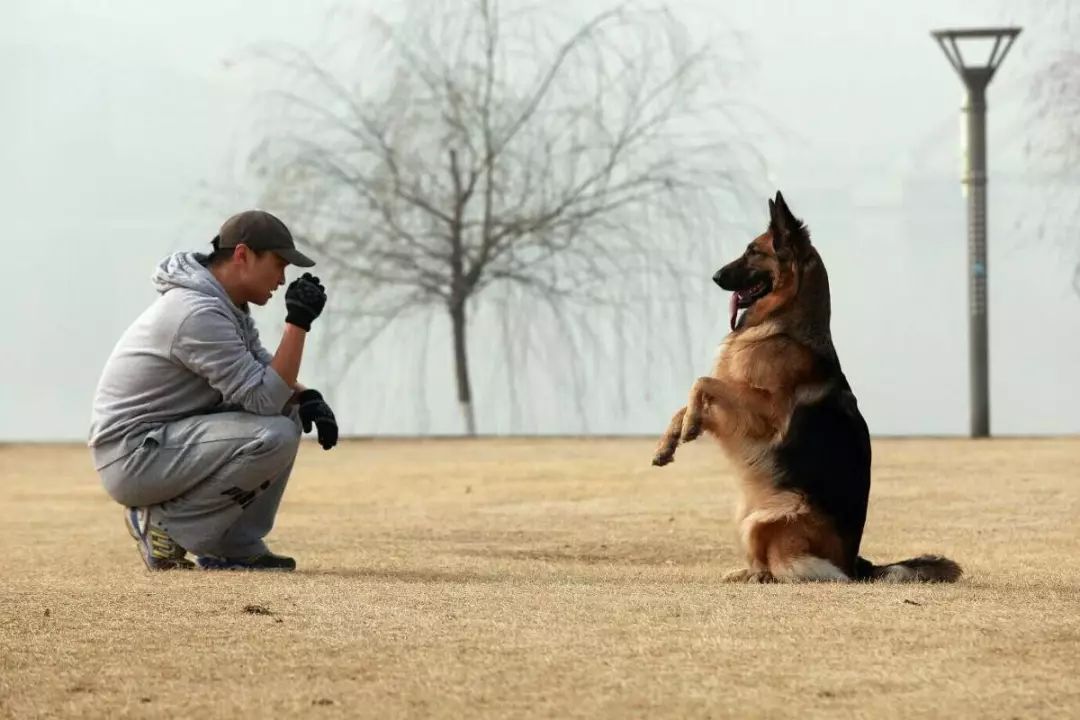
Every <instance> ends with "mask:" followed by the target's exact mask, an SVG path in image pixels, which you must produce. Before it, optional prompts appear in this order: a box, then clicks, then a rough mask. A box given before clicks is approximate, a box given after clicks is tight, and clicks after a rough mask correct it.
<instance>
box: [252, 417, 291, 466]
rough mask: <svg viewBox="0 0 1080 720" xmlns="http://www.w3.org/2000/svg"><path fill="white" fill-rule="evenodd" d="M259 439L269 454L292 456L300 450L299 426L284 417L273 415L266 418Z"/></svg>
mask: <svg viewBox="0 0 1080 720" xmlns="http://www.w3.org/2000/svg"><path fill="white" fill-rule="evenodd" d="M261 439H262V441H263V443H264V445H265V446H266V448H267V450H269V451H270V452H272V453H274V454H280V455H282V456H293V455H296V452H297V450H299V449H300V426H299V425H298V424H297V423H296V422H294V421H293V419H292V418H289V417H286V416H285V415H273V416H270V417H267V418H266V424H265V425H264V427H263V434H262V438H261Z"/></svg>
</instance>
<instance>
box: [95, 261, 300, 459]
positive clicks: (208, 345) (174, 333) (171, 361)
mask: <svg viewBox="0 0 1080 720" xmlns="http://www.w3.org/2000/svg"><path fill="white" fill-rule="evenodd" d="M200 257H201V256H199V255H196V254H195V253H176V254H174V255H171V256H170V257H168V258H166V259H165V260H163V261H162V263H161V264H160V265H159V266H158V267H157V269H156V270H155V272H154V273H153V277H152V279H153V282H154V285H155V287H156V288H157V291H158V292H159V293H160V295H159V296H158V298H157V299H156V300H155V301H154V302H153V303H152V304H151V305H150V307H149V308H147V309H146V310H145V311H144V312H143V313H142V315H140V316H139V317H138V319H136V320H135V322H134V323H133V324H132V325H131V326H130V327H129V328H128V329H127V331H126V332H124V334H123V335H122V336H121V337H120V340H119V341H118V342H117V344H116V347H114V348H113V351H112V354H111V355H110V356H109V359H108V361H107V362H106V364H105V368H104V370H103V371H102V375H101V379H100V381H99V382H98V386H97V391H96V393H95V396H94V405H93V411H92V415H91V422H90V437H89V442H88V445H89V446H90V447H91V448H93V455H94V464H95V466H96V467H97V468H98V469H100V468H102V467H104V466H105V465H108V464H109V463H111V462H113V461H115V460H117V459H118V458H121V457H124V456H125V455H127V454H128V453H130V452H132V451H133V450H135V449H136V448H137V447H138V446H139V443H141V442H142V439H143V437H144V436H145V435H146V433H147V432H149V431H151V430H154V429H156V428H159V427H161V426H162V425H164V424H166V423H169V422H172V421H175V420H179V419H181V418H185V417H189V416H192V415H201V414H206V413H212V412H219V411H222V410H226V409H233V410H244V411H247V412H250V413H255V414H258V415H277V414H280V413H281V412H282V410H283V409H284V407H285V404H286V403H287V402H288V400H289V398H290V397H291V396H292V393H293V390H292V388H290V387H289V385H288V384H287V383H286V382H285V381H284V380H283V379H282V378H281V376H280V375H278V374H277V372H276V371H275V370H274V369H273V368H272V367H270V361H271V359H272V358H271V356H270V354H269V353H268V352H267V351H266V350H265V349H264V348H263V346H262V345H261V344H260V343H259V333H258V331H257V330H256V329H255V323H254V321H253V320H252V319H251V315H249V314H248V312H247V310H246V309H242V308H240V307H237V305H236V304H234V303H233V302H232V300H230V299H229V296H228V295H227V294H226V292H225V289H224V288H223V287H222V286H221V284H220V283H219V282H218V281H217V278H215V277H214V276H213V275H212V274H211V273H210V271H209V270H207V269H206V268H205V267H204V266H203V265H202V264H201V263H200V262H199V259H200Z"/></svg>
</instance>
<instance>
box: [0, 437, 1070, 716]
mask: <svg viewBox="0 0 1080 720" xmlns="http://www.w3.org/2000/svg"><path fill="white" fill-rule="evenodd" d="M652 449H653V442H652V441H651V440H645V439H621V440H589V439H540V440H512V439H505V440H478V441H474V442H468V441H450V440H430V441H371V442H366V441H352V442H344V443H343V444H342V445H339V446H338V448H336V449H335V450H333V451H332V452H328V453H324V452H323V451H322V450H320V449H319V448H318V447H317V446H316V445H315V444H314V443H311V442H306V443H305V444H304V446H303V448H302V450H301V457H300V460H299V462H298V464H297V469H296V473H295V474H294V476H293V479H292V482H291V485H290V488H289V491H288V492H287V493H286V496H285V502H284V505H283V508H282V512H281V515H280V516H279V522H278V526H277V528H276V529H275V531H274V533H273V535H272V536H271V540H272V546H273V547H274V549H276V550H277V551H279V552H285V553H290V554H294V555H295V556H296V557H297V559H298V562H299V563H300V569H299V570H298V571H297V572H296V573H293V574H262V575H257V574H248V573H219V574H214V573H207V572H188V573H163V574H156V575H151V574H150V573H148V572H147V571H146V570H144V568H143V566H142V564H141V562H140V561H139V559H138V557H137V555H136V552H135V549H134V544H133V542H132V541H131V539H130V538H129V537H128V535H127V533H126V532H125V530H124V527H123V524H122V521H121V513H120V509H119V507H118V506H116V505H114V504H113V503H112V502H111V501H110V500H108V499H107V498H106V496H105V494H104V492H103V491H102V490H101V489H100V487H99V485H98V481H97V478H96V476H95V475H94V473H93V470H92V468H91V466H90V460H89V454H88V453H87V451H86V450H85V448H82V447H78V446H52V445H41V446H32V445H9V446H0V550H2V553H0V717H4V718H34V717H108V718H115V717H170V718H198V719H199V720H211V719H212V718H234V717H250V718H269V717H273V718H279V717H305V718H345V717H348V718H352V717H375V718H402V717H461V718H473V717H480V718H483V717H557V718H570V717H575V718H637V717H649V718H654V717H672V718H705V717H711V718H721V717H736V718H753V717H797V718H813V717H827V718H837V717H867V718H869V717H874V718H878V717H880V718H919V717H940V718H957V717H971V718H1036V717H1059V718H1065V717H1074V718H1075V717H1080V562H1078V560H1080V439H1045V440H1022V439H1002V440H992V441H986V442H972V441H965V440H901V439H877V440H876V441H875V444H874V451H875V457H874V471H875V479H874V487H873V490H872V494H871V507H870V515H869V519H868V522H867V530H866V535H865V540H864V544H863V554H864V555H865V556H867V557H869V558H871V559H873V560H877V561H883V560H896V559H901V558H904V557H909V556H911V555H913V554H916V553H921V552H941V553H943V554H946V555H948V556H950V557H952V558H954V559H956V560H957V561H959V562H960V563H961V564H962V565H963V566H964V567H965V570H966V571H967V576H966V577H965V579H964V580H963V581H962V582H960V583H959V584H957V585H950V586H940V585H938V586H926V585H923V586H910V585H909V586H896V585H873V584H844V585H840V584H828V585H825V584H819V585H755V586H749V585H744V586H736V585H724V584H720V583H719V582H718V578H719V577H720V576H721V575H722V574H723V573H724V571H726V570H728V569H730V568H732V567H734V566H736V565H737V564H738V558H737V555H736V552H735V548H734V545H733V527H732V523H731V519H730V518H731V507H732V502H733V490H734V484H733V482H732V481H731V478H730V476H729V475H728V469H727V465H726V463H725V462H724V460H723V459H722V455H721V454H720V452H719V450H718V449H717V448H716V447H715V445H712V444H711V443H710V442H709V441H700V442H698V443H695V444H694V445H691V446H688V447H686V448H684V449H682V450H681V452H680V455H679V456H678V458H677V461H676V463H675V464H674V465H672V466H670V467H667V468H663V469H658V468H653V467H651V466H650V464H649V461H650V459H651V457H652Z"/></svg>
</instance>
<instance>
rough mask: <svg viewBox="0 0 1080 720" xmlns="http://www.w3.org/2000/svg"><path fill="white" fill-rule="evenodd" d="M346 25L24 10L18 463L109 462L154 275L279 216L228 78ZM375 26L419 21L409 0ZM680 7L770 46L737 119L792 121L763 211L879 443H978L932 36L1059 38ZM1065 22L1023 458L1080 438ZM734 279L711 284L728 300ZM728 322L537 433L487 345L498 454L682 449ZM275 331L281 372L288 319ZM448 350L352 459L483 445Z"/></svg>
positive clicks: (554, 392) (388, 384)
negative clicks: (108, 366)
mask: <svg viewBox="0 0 1080 720" xmlns="http://www.w3.org/2000/svg"><path fill="white" fill-rule="evenodd" d="M326 5H327V4H326V3H325V2H303V3H300V2H285V1H281V0H279V1H276V2H266V1H265V0H262V1H256V0H247V1H240V0H234V1H232V2H214V3H211V2H205V1H201V2H192V3H186V4H162V3H146V2H139V1H134V0H123V1H121V0H113V1H110V2H104V1H102V2H58V1H56V0H8V2H6V3H5V12H4V15H5V18H6V20H7V22H5V23H3V25H2V26H0V108H2V111H0V207H2V208H3V213H2V217H3V220H4V236H3V240H2V241H0V242H2V243H3V249H4V257H5V260H6V262H5V265H6V267H7V277H6V279H5V282H4V288H5V291H6V292H5V293H4V298H5V299H4V301H3V302H0V318H2V319H3V327H4V331H3V337H4V340H3V342H4V346H3V352H2V353H0V377H2V378H3V380H2V385H0V440H24V439H34V440H48V439H65V440H82V439H84V438H85V435H86V430H87V425H88V420H89V413H90V401H91V396H92V393H93V389H94V385H95V383H96V381H97V377H98V374H99V372H100V370H101V367H102V364H103V363H104V361H105V358H106V356H107V355H108V353H109V351H110V349H111V347H112V345H113V343H114V342H115V340H116V338H117V337H118V336H119V334H120V333H121V332H122V331H123V329H124V327H125V326H126V325H127V324H128V323H129V322H130V321H131V320H132V319H133V318H134V317H135V316H136V315H137V314H138V313H139V312H140V311H141V309H142V308H143V307H144V306H145V305H146V304H147V303H148V302H150V301H151V300H152V298H153V291H152V288H151V286H150V283H149V274H150V271H151V269H152V267H153V266H154V265H155V264H156V262H157V261H158V260H159V259H160V258H161V257H163V256H164V255H165V254H167V253H169V252H171V251H173V250H178V249H195V248H205V247H206V243H207V242H208V240H209V238H210V237H211V236H213V234H214V233H215V232H216V228H217V226H218V225H219V224H220V222H221V221H222V219H223V218H224V217H225V216H226V215H228V214H230V213H231V212H233V211H235V210H238V209H242V208H244V207H248V206H251V205H255V204H256V198H257V193H258V188H257V187H255V186H250V185H245V184H244V183H245V181H244V180H242V179H241V180H238V179H237V178H241V177H242V176H241V175H240V174H239V170H238V169H239V167H240V163H239V160H238V157H237V153H238V152H240V151H241V150H242V149H243V147H245V146H246V145H247V144H250V142H251V141H252V139H251V138H250V137H249V136H248V135H247V134H246V133H248V132H249V131H250V127H251V125H252V118H251V117H250V113H251V108H252V105H251V104H250V89H251V85H250V78H249V77H248V76H247V75H246V74H245V73H244V72H243V71H240V70H238V69H237V68H236V66H235V65H234V64H231V63H230V62H229V61H230V60H233V59H235V58H236V57H237V56H238V55H239V54H240V53H241V52H242V51H243V50H244V48H245V47H246V46H248V45H249V44H250V43H254V42H261V41H270V40H277V41H286V42H292V43H296V44H299V45H310V44H312V43H314V42H315V41H316V39H317V38H318V37H319V31H320V29H321V28H322V27H323V23H324V21H325V16H324V10H325V7H326ZM366 5H368V6H371V7H375V8H378V9H382V10H384V11H387V12H390V13H393V12H394V11H395V9H396V8H395V7H394V6H395V3H392V2H389V0H387V1H386V2H382V3H378V2H369V3H366ZM670 5H671V6H672V7H673V8H674V9H675V10H676V12H678V13H680V14H681V15H683V16H684V17H686V18H689V19H690V20H691V21H692V24H693V27H694V28H695V31H696V32H709V31H710V30H713V29H717V28H720V27H721V26H722V25H723V24H725V23H727V24H728V25H729V26H734V27H735V28H736V29H738V30H739V31H740V32H741V33H743V35H744V37H745V39H746V42H747V46H748V49H749V51H750V52H751V54H752V56H753V59H754V60H755V65H754V70H753V75H752V77H747V78H744V79H743V82H742V83H741V86H740V89H739V92H742V93H743V94H744V96H742V97H740V98H739V99H740V100H742V101H744V102H750V103H752V104H755V105H757V106H759V107H763V108H767V109H768V110H769V111H770V112H772V113H774V114H778V115H779V116H780V117H781V120H782V123H783V130H784V134H783V135H782V136H780V135H777V136H776V137H773V138H771V140H770V141H769V142H768V143H767V144H765V145H763V150H764V151H765V152H766V154H767V157H768V160H769V172H770V185H768V186H764V187H761V188H755V191H756V192H758V193H759V194H760V195H761V198H762V200H761V206H762V212H763V213H764V206H765V197H766V196H768V195H771V194H772V193H773V192H774V191H775V190H776V189H777V188H779V189H781V190H782V191H783V192H784V194H785V196H786V197H787V198H788V200H789V202H790V203H791V205H792V206H793V208H794V210H795V212H796V213H797V214H799V215H801V216H803V217H804V218H805V219H806V221H807V222H808V224H809V225H810V228H811V230H812V232H813V237H814V240H815V243H816V244H817V246H818V248H819V249H820V251H821V253H822V255H823V257H824V259H825V261H826V264H827V265H828V268H829V272H830V278H831V281H832V289H833V336H834V340H835V342H836V345H837V349H838V351H839V353H840V357H841V361H842V363H843V365H844V368H845V371H846V373H847V375H848V378H849V380H850V381H851V383H852V385H853V386H854V388H855V390H856V393H857V394H858V396H859V400H860V405H861V407H862V409H863V412H864V414H865V415H866V417H867V420H868V422H869V423H870V427H871V430H872V432H874V433H876V434H926V433H930V434H962V433H965V432H966V430H967V423H968V405H967V397H968V389H967V367H968V359H967V334H966V333H967V325H966V322H967V314H966V311H967V305H966V302H967V301H966V296H967V287H966V281H965V277H966V275H965V263H966V245H965V205H964V200H963V198H962V196H961V192H960V185H959V174H960V168H961V157H960V128H961V120H960V112H959V110H960V105H961V103H962V99H963V98H962V90H961V85H960V81H959V79H958V78H957V77H956V76H955V75H954V74H953V72H952V70H951V69H950V68H949V67H948V65H947V63H946V61H945V58H944V56H943V55H942V53H941V51H940V50H939V49H938V47H937V46H936V44H935V43H934V42H933V41H932V39H931V38H930V36H929V30H930V29H932V28H935V27H940V26H949V25H966V26H975V25H983V24H998V23H1014V22H1015V23H1018V24H1022V25H1025V27H1026V24H1027V21H1028V20H1029V19H1030V18H1028V17H1026V16H1025V13H1030V14H1031V15H1033V16H1036V15H1037V13H1036V10H1037V9H1038V7H1039V6H1038V5H1037V4H1036V5H1035V6H1034V7H1032V6H1028V5H1023V6H1021V4H1013V3H1006V2H971V1H964V2H960V1H958V0H951V1H944V0H912V1H911V2H905V3H895V2H862V1H856V0H834V1H832V2H815V3H797V2H779V1H775V0H774V1H770V2H766V1H763V0H738V1H737V2H725V3H722V4H721V3H704V2H671V3H670ZM714 5H715V6H721V5H722V6H723V9H722V10H717V9H713V8H714ZM601 6H602V3H601V2H599V1H589V2H576V3H574V4H572V5H571V4H569V3H568V4H566V5H564V6H563V7H564V8H567V7H573V8H575V9H580V10H581V11H582V12H586V11H589V10H592V9H596V8H599V7H601ZM1036 19H1038V18H1036ZM1041 19H1042V23H1041V25H1040V26H1039V27H1035V26H1031V27H1030V28H1028V29H1027V30H1026V31H1025V33H1024V34H1022V35H1021V36H1020V39H1019V40H1018V42H1017V45H1016V46H1015V47H1014V49H1013V52H1012V53H1011V54H1010V56H1009V57H1008V59H1007V60H1006V62H1005V64H1004V66H1003V67H1002V69H1001V71H1000V72H999V74H998V77H997V78H996V79H995V80H994V82H993V84H992V85H991V88H990V92H989V106H990V134H989V146H990V151H989V156H990V201H991V204H990V234H989V254H990V259H989V268H990V273H989V277H990V342H991V409H992V429H993V430H994V432H995V433H998V434H1042V433H1075V432H1078V431H1080V409H1078V408H1080V373H1078V372H1077V368H1078V367H1080V297H1077V295H1076V294H1075V293H1074V292H1073V291H1072V289H1071V286H1070V280H1071V276H1072V266H1073V265H1074V264H1075V262H1076V261H1077V259H1078V254H1077V252H1078V251H1080V240H1078V241H1076V242H1075V243H1074V244H1073V245H1072V246H1071V247H1067V246H1065V245H1059V244H1056V243H1055V242H1053V241H1051V240H1041V239H1039V238H1037V237H1036V236H1035V235H1034V233H1033V230H1032V228H1033V227H1034V224H1035V223H1034V222H1033V219H1034V218H1038V217H1040V216H1043V215H1045V216H1048V217H1049V218H1050V219H1051V220H1053V219H1054V214H1055V212H1059V210H1057V209H1055V207H1053V206H1052V204H1049V203H1046V202H1044V201H1043V196H1042V194H1041V193H1040V182H1041V180H1040V177H1039V174H1038V172H1037V171H1036V170H1035V169H1033V168H1032V167H1031V166H1030V164H1029V162H1028V161H1026V160H1025V159H1024V157H1023V154H1022V152H1021V151H1022V144H1023V142H1024V139H1025V134H1024V129H1025V120H1024V118H1025V116H1026V115H1025V114H1026V113H1029V112H1030V107H1029V105H1028V104H1027V99H1028V91H1029V88H1030V83H1031V80H1032V77H1033V75H1034V73H1035V72H1036V71H1037V68H1038V64H1039V63H1040V62H1041V61H1043V60H1045V53H1044V52H1043V51H1044V50H1045V49H1046V48H1047V47H1049V46H1051V45H1053V44H1054V43H1056V42H1058V41H1059V40H1060V37H1056V36H1050V35H1046V33H1054V32H1058V33H1060V32H1064V31H1066V30H1068V29H1066V30H1062V29H1061V28H1055V26H1054V23H1047V22H1045V18H1041ZM1040 33H1041V34H1040ZM369 72H377V70H375V69H370V70H369ZM286 220H287V219H286ZM764 221H765V218H764V215H762V216H761V217H760V218H754V219H752V222H751V224H750V225H748V226H747V230H746V235H744V236H740V237H732V238H730V242H729V244H728V245H727V246H726V247H729V248H731V250H732V252H733V253H734V252H736V249H737V248H740V247H742V246H743V245H744V244H745V242H746V241H747V240H748V239H749V237H750V234H751V232H753V231H756V230H758V226H759V225H762V224H763V223H764ZM727 241H728V239H725V242H727ZM728 259H730V258H728V257H720V258H707V259H703V261H704V262H705V266H704V267H703V271H702V272H703V274H704V275H705V276H709V275H711V274H712V272H713V270H714V269H715V268H716V267H718V266H719V265H720V264H722V263H723V262H726V261H727V260H728ZM331 292H332V290H331ZM726 302H727V297H726V296H725V295H723V294H722V293H719V292H718V295H717V297H716V298H715V303H716V306H715V308H707V309H704V310H703V311H702V312H703V313H705V315H704V325H703V326H704V327H706V328H708V331H707V332H701V333H699V334H698V335H695V337H694V338H693V342H692V346H693V348H694V350H693V353H694V357H688V358H686V361H685V368H684V369H678V371H676V372H669V371H665V372H662V373H656V374H655V377H654V381H653V382H652V383H645V382H643V379H640V378H638V379H634V380H633V381H632V383H628V384H627V387H624V388H622V389H617V390H612V389H611V388H612V385H611V382H610V378H608V379H607V381H606V382H597V383H596V385H595V387H594V388H593V390H592V392H590V393H589V394H588V395H587V397H585V398H582V399H580V400H579V399H578V398H576V397H575V393H574V390H573V388H572V386H571V385H570V384H569V383H566V382H561V381H560V377H559V375H558V373H547V374H544V373H538V372H530V373H528V374H527V377H523V378H520V379H519V382H520V383H521V384H519V388H520V389H519V391H518V395H519V405H520V406H519V407H516V408H515V409H513V410H511V409H508V405H507V402H506V394H505V393H506V382H505V375H504V373H502V371H501V370H500V369H499V366H498V363H497V361H496V359H493V358H491V357H486V356H484V354H483V352H482V351H483V349H484V348H485V347H488V346H490V345H491V343H492V342H495V341H496V339H493V338H484V337H475V336H474V339H473V345H472V348H473V355H474V357H478V358H479V359H478V360H477V363H476V366H475V367H474V381H475V385H476V391H477V396H478V408H477V415H478V420H479V427H480V429H481V431H482V432H496V433H502V432H541V433H564V432H565V433H575V432H580V431H582V430H583V429H584V430H587V431H589V432H601V433H608V432H610V433H624V432H631V433H657V434H658V433H659V432H660V431H661V430H662V429H663V428H664V427H665V425H666V422H667V420H668V418H669V417H670V415H671V413H672V412H673V411H674V410H675V409H677V408H678V407H679V406H680V405H681V404H682V403H683V402H684V400H685V393H686V390H687V389H688V387H689V385H690V383H691V382H692V380H693V379H694V377H695V376H696V375H698V374H701V373H702V372H704V371H706V370H707V369H708V367H709V364H710V361H711V359H712V348H713V347H715V345H716V344H717V342H718V341H719V340H720V339H721V338H722V336H723V333H724V331H725V328H726V319H725V317H724V316H725V312H726V310H725V308H726ZM256 313H257V314H256V317H257V319H258V322H259V325H260V328H262V329H263V333H264V336H265V338H266V340H267V342H268V343H270V344H271V345H270V346H271V350H272V343H273V340H274V338H275V337H276V334H277V332H278V328H279V326H280V323H281V317H282V315H281V312H280V307H279V306H277V305H271V306H270V307H268V308H265V309H262V310H257V311H256ZM441 323H442V319H441V317H437V318H436V322H435V323H434V324H431V325H430V326H428V325H426V324H425V325H423V327H425V328H426V327H430V335H428V340H427V343H426V346H425V345H424V344H423V343H421V342H419V340H418V338H421V337H422V336H423V335H424V330H423V329H422V328H421V327H420V326H419V325H417V324H413V325H406V326H402V327H400V328H398V330H397V331H396V332H394V333H391V334H389V335H388V336H386V338H385V340H384V342H383V343H382V344H381V345H380V346H377V347H376V348H375V349H374V351H373V352H372V353H371V355H370V356H366V357H364V358H361V360H360V362H359V363H358V364H357V366H356V369H355V372H354V373H353V374H352V375H350V376H349V378H348V379H347V380H346V382H345V383H344V384H343V385H342V386H341V387H340V388H337V389H336V390H335V392H334V393H333V395H332V397H331V404H332V405H334V406H335V410H336V411H337V413H338V415H339V418H340V419H341V422H342V426H343V430H344V432H346V433H355V434H364V435H367V434H411V433H418V432H419V433H442V432H456V431H457V430H458V429H459V418H458V414H457V413H458V411H457V407H456V403H455V401H454V390H453V386H452V383H451V377H452V375H451V373H450V371H449V362H448V360H449V357H450V350H449V347H448V345H447V340H446V338H447V333H446V329H445V327H444V326H443V325H442V324H441ZM698 325H701V323H698ZM696 326H697V325H696ZM425 348H426V349H425ZM549 350H550V351H551V352H553V353H555V354H556V355H557V353H558V348H557V347H556V348H552V349H549ZM425 353H426V354H425ZM403 358H409V359H408V360H403ZM556 365H558V363H556ZM324 369H325V368H324V367H323V366H322V365H321V364H320V358H319V356H318V354H317V353H309V355H308V357H307V358H306V363H305V370H304V372H303V373H302V377H304V378H305V379H306V380H308V381H309V384H316V385H318V384H319V383H320V382H322V376H321V375H320V372H322V371H323V370H324ZM587 372H592V371H591V370H589V371H587ZM599 372H601V373H602V370H601V371H599ZM616 395H618V396H619V398H621V399H619V400H618V401H616V398H615V396H616ZM582 407H584V408H586V409H585V410H581V409H580V408H582ZM583 419H585V420H587V423H585V424H583Z"/></svg>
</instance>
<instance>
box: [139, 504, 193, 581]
mask: <svg viewBox="0 0 1080 720" xmlns="http://www.w3.org/2000/svg"><path fill="white" fill-rule="evenodd" d="M124 524H125V525H127V529H128V533H130V534H131V537H133V538H135V542H137V543H138V544H139V555H140V556H141V557H142V559H143V562H144V563H146V568H147V569H148V570H191V569H192V568H194V567H195V563H193V562H191V561H190V560H188V559H187V557H185V556H186V555H187V550H185V549H184V548H182V547H180V544H179V543H177V542H176V541H175V540H173V539H172V538H171V537H169V535H168V533H166V532H165V531H164V530H162V529H161V528H156V527H154V526H153V525H151V524H150V511H149V510H148V509H147V508H133V507H129V508H124Z"/></svg>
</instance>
